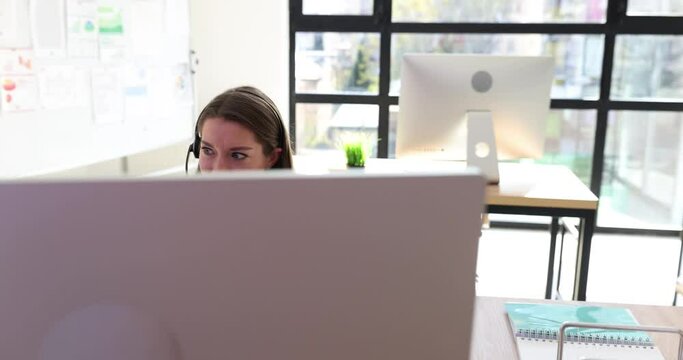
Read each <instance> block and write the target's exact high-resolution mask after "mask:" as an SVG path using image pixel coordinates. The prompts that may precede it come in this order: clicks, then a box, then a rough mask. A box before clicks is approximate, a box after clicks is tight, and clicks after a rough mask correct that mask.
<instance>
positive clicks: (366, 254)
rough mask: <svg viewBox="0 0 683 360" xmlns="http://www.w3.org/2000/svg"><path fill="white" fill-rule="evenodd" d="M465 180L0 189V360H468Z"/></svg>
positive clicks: (477, 224)
mask: <svg viewBox="0 0 683 360" xmlns="http://www.w3.org/2000/svg"><path fill="white" fill-rule="evenodd" d="M484 187H485V181H484V179H483V177H482V176H481V175H479V174H475V173H474V172H465V171H463V172H460V173H458V172H455V171H452V172H448V171H445V172H441V173H437V172H434V173H429V174H415V173H411V174H407V173H397V174H363V173H355V172H353V173H336V174H327V175H301V174H295V173H292V172H279V171H276V170H273V171H268V172H260V173H251V172H245V173H229V174H204V175H202V176H198V177H193V178H191V179H189V178H187V177H182V178H170V179H160V178H147V179H124V180H95V181H93V180H88V181H73V180H71V181H63V180H62V181H60V182H45V181H39V182H15V183H8V182H4V183H2V182H0V199H2V200H1V201H0V229H2V236H0V319H2V321H0V358H1V359H22V360H92V359H97V360H115V359H116V360H120V359H126V360H199V359H201V360H219V359H220V360H223V359H281V360H314V359H328V360H342V359H344V360H346V359H356V360H371V359H372V360H382V359H385V360H390V359H391V360H414V359H433V360H451V359H466V358H467V357H468V355H469V345H470V336H471V335H470V334H471V326H472V315H473V306H474V297H475V293H474V291H475V288H474V287H475V268H476V256H477V244H478V238H479V232H480V228H481V217H480V214H481V212H482V211H483V199H484Z"/></svg>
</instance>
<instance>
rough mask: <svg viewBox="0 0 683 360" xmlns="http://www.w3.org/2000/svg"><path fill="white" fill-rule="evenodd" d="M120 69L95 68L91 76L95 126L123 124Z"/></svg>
mask: <svg viewBox="0 0 683 360" xmlns="http://www.w3.org/2000/svg"><path fill="white" fill-rule="evenodd" d="M120 79H121V70H120V69H118V68H106V67H101V68H95V69H93V70H92V74H91V84H92V107H93V117H94V121H95V124H97V125H105V124H117V123H122V122H123V114H124V97H123V87H122V84H121V80H120Z"/></svg>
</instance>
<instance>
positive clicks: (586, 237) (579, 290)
mask: <svg viewBox="0 0 683 360" xmlns="http://www.w3.org/2000/svg"><path fill="white" fill-rule="evenodd" d="M595 213H596V212H595V211H593V212H591V213H590V214H587V215H586V216H585V217H584V218H583V219H581V226H580V232H579V246H578V249H577V254H576V276H575V278H574V297H573V299H574V300H579V301H586V286H587V283H588V263H589V262H590V256H591V243H592V241H593V231H594V230H595Z"/></svg>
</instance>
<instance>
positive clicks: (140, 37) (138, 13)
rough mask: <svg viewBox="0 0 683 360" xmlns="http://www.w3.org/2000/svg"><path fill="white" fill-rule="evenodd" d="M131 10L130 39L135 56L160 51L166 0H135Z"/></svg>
mask: <svg viewBox="0 0 683 360" xmlns="http://www.w3.org/2000/svg"><path fill="white" fill-rule="evenodd" d="M130 5H131V11H130V36H129V38H130V41H131V49H132V52H133V54H134V55H135V56H150V55H153V54H158V53H160V51H159V49H160V45H161V42H160V41H159V39H163V38H164V37H163V34H164V30H165V29H164V25H165V24H164V7H165V2H164V0H134V1H132V2H131V4H130Z"/></svg>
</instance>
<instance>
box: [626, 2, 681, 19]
mask: <svg viewBox="0 0 683 360" xmlns="http://www.w3.org/2000/svg"><path fill="white" fill-rule="evenodd" d="M626 15H630V16H681V15H683V1H682V0H628V5H627V10H626Z"/></svg>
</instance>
